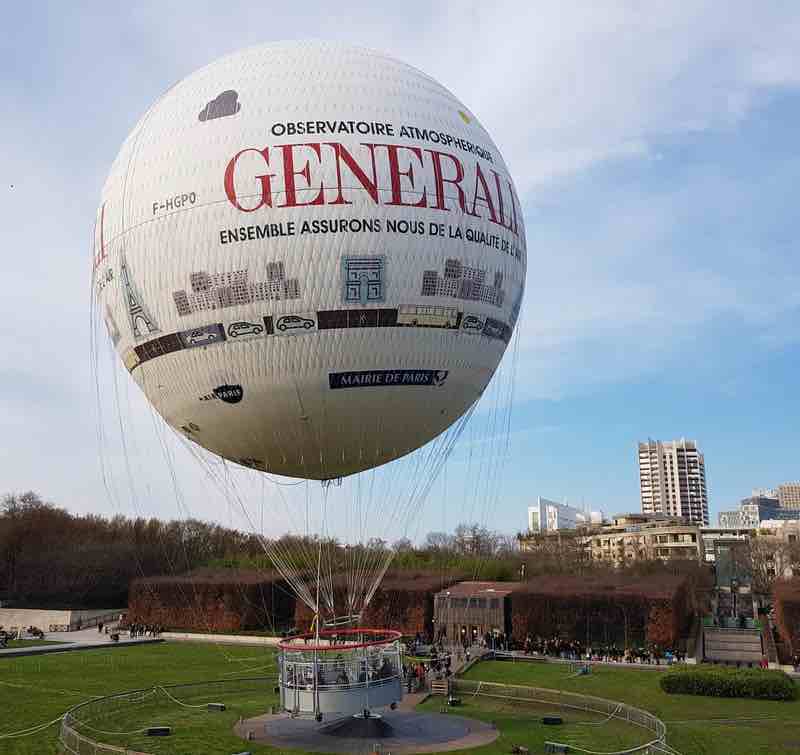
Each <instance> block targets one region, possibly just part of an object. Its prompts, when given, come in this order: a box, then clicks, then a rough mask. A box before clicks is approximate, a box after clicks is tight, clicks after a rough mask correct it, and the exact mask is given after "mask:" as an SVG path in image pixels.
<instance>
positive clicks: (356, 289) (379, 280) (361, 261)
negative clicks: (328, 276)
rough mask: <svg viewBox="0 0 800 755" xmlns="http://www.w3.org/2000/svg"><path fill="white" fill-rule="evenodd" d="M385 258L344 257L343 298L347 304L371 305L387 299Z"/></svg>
mask: <svg viewBox="0 0 800 755" xmlns="http://www.w3.org/2000/svg"><path fill="white" fill-rule="evenodd" d="M385 268H386V258H385V257H342V281H343V295H342V298H343V299H344V302H345V303H346V304H369V303H371V302H381V301H384V300H385V299H386V293H385V290H384V289H385Z"/></svg>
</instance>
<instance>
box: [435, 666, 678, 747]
mask: <svg viewBox="0 0 800 755" xmlns="http://www.w3.org/2000/svg"><path fill="white" fill-rule="evenodd" d="M450 690H451V693H457V694H460V695H462V696H465V697H466V696H467V695H472V696H473V697H488V698H496V699H499V700H513V701H518V702H527V703H537V704H540V705H551V706H553V707H554V708H558V709H560V710H565V709H566V710H577V711H584V712H588V713H596V714H598V715H601V716H606V717H607V718H608V719H609V720H610V719H612V718H613V719H615V720H617V721H626V722H627V723H630V724H633V725H635V726H640V727H642V728H643V729H645V730H646V731H648V732H649V733H650V734H651V738H650V739H649V740H648V741H647V742H645V743H644V744H641V745H637V746H636V747H631V748H629V749H627V750H618V751H616V752H615V753H603V755H634V754H635V755H655V753H659V754H661V753H672V752H674V750H672V749H671V748H670V747H669V746H668V745H667V743H666V739H667V727H666V725H665V724H664V722H663V721H661V719H659V718H656V717H655V716H654V715H653V714H652V713H648V712H647V711H646V710H642V709H641V708H635V707H634V706H632V705H627V704H626V703H618V702H615V701H614V700H606V699H605V698H602V697H594V696H592V695H581V694H578V693H576V692H562V691H560V690H554V689H543V688H541V687H525V686H522V685H514V684H498V683H495V682H476V681H471V680H467V679H453V680H451V682H450ZM574 751H577V752H583V753H589V755H592V754H593V751H592V750H584V749H581V748H580V747H577V746H576V745H574V744H570V745H569V752H574ZM565 752H566V750H565Z"/></svg>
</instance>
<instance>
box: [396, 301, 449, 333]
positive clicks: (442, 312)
mask: <svg viewBox="0 0 800 755" xmlns="http://www.w3.org/2000/svg"><path fill="white" fill-rule="evenodd" d="M460 323H461V313H460V312H459V311H458V310H457V309H456V308H455V307H439V306H436V305H435V304H409V305H404V306H401V307H400V308H399V309H398V310H397V324H398V325H408V326H411V327H418V328H457V327H458V326H459V325H460Z"/></svg>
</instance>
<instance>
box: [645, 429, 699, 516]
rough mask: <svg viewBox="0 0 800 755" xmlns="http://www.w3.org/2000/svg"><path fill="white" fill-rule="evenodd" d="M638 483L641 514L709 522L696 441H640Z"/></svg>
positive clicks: (682, 439)
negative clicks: (663, 515)
mask: <svg viewBox="0 0 800 755" xmlns="http://www.w3.org/2000/svg"><path fill="white" fill-rule="evenodd" d="M639 486H640V491H641V501H642V513H643V514H665V515H667V516H677V517H682V518H684V519H685V520H686V521H688V522H689V523H691V524H699V525H708V493H707V491H706V467H705V459H704V458H703V454H702V453H700V450H699V449H698V447H697V443H696V442H695V441H690V440H686V439H685V438H681V439H680V440H673V441H666V442H664V441H660V440H648V441H647V442H645V443H639Z"/></svg>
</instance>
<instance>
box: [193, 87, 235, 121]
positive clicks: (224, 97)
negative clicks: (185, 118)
mask: <svg viewBox="0 0 800 755" xmlns="http://www.w3.org/2000/svg"><path fill="white" fill-rule="evenodd" d="M238 99H239V93H238V92H236V91H234V90H233V89H227V90H226V91H224V92H222V94H218V95H217V96H216V97H215V98H214V99H213V100H211V102H209V103H208V104H207V105H206V106H205V107H204V108H203V109H202V110H201V111H200V114H199V115H198V116H197V117H198V118H199V119H200V120H201V121H211V120H214V118H224V117H225V116H226V115H236V113H238V112H239V111H240V110H241V109H242V105H241V103H240V102H238Z"/></svg>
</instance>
